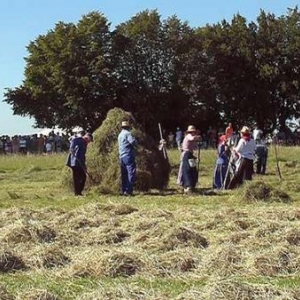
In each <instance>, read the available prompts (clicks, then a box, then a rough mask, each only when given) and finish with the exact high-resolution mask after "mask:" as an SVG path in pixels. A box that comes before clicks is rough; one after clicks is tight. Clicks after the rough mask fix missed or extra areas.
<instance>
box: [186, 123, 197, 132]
mask: <svg viewBox="0 0 300 300" xmlns="http://www.w3.org/2000/svg"><path fill="white" fill-rule="evenodd" d="M196 131H197V130H196V127H195V126H194V125H189V126H188V129H187V131H186V132H187V133H188V132H196Z"/></svg>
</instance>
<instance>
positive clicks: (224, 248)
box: [202, 244, 246, 276]
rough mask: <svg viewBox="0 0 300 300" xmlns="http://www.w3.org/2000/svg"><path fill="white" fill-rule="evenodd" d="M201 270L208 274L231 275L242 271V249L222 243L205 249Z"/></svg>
mask: <svg viewBox="0 0 300 300" xmlns="http://www.w3.org/2000/svg"><path fill="white" fill-rule="evenodd" d="M202 268H203V272H205V273H207V274H209V275H218V276H231V275H233V274H235V275H236V274H238V273H239V272H243V268H246V266H244V264H243V257H242V251H241V250H240V249H239V248H238V247H237V246H236V245H233V244H222V245H221V246H218V247H214V249H210V251H207V253H206V256H205V260H204V259H203V266H202Z"/></svg>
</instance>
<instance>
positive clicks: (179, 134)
mask: <svg viewBox="0 0 300 300" xmlns="http://www.w3.org/2000/svg"><path fill="white" fill-rule="evenodd" d="M182 139H183V132H182V130H181V129H180V128H179V127H177V129H176V132H175V141H176V145H177V148H178V150H179V151H181V143H182Z"/></svg>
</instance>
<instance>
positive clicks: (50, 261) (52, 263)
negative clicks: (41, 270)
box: [42, 247, 71, 269]
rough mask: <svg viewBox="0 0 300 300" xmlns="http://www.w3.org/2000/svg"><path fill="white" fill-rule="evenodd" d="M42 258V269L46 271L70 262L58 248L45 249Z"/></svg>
mask: <svg viewBox="0 0 300 300" xmlns="http://www.w3.org/2000/svg"><path fill="white" fill-rule="evenodd" d="M42 257H43V258H42V259H43V262H42V264H43V267H45V268H47V269H52V268H57V267H63V266H65V265H67V264H68V263H70V261H71V260H70V258H69V257H68V256H66V255H65V254H64V253H63V251H62V250H61V249H60V248H58V247H50V248H49V249H46V250H45V251H44V253H43V255H42Z"/></svg>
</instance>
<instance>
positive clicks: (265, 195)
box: [242, 181, 291, 202]
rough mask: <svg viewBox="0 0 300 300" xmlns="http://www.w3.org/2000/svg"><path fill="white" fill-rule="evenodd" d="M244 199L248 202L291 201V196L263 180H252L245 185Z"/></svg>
mask: <svg viewBox="0 0 300 300" xmlns="http://www.w3.org/2000/svg"><path fill="white" fill-rule="evenodd" d="M242 199H243V200H244V201H247V202H255V201H270V202H271V201H276V202H290V201H291V198H290V196H289V195H288V194H287V193H285V192H283V191H281V190H278V189H275V188H273V187H272V186H271V185H269V184H266V183H264V182H262V181H252V182H249V183H248V184H246V185H245V187H244V190H243V195H242Z"/></svg>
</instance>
